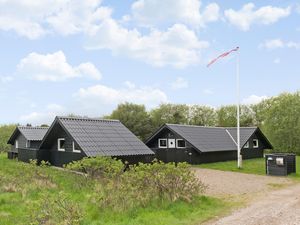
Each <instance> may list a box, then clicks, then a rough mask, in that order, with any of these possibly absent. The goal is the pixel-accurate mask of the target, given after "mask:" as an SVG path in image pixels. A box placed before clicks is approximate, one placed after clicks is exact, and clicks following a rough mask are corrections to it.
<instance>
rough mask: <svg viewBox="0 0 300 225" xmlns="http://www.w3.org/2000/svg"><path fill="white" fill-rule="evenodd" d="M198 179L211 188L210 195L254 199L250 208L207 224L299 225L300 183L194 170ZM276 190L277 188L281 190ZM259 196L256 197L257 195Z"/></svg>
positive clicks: (247, 207) (284, 179) (249, 203)
mask: <svg viewBox="0 0 300 225" xmlns="http://www.w3.org/2000/svg"><path fill="white" fill-rule="evenodd" d="M195 172H196V174H197V176H198V177H199V179H201V180H202V181H203V182H204V183H205V184H207V185H208V186H209V188H208V190H207V193H206V194H207V195H212V196H222V197H224V196H225V197H226V196H227V197H228V198H229V199H230V198H231V197H232V198H234V197H235V196H241V195H242V196H243V195H247V196H255V197H253V199H252V201H249V202H248V206H246V207H244V208H241V209H238V210H235V211H233V212H232V213H231V215H228V216H225V217H223V218H219V219H215V220H212V221H208V222H207V223H205V224H207V225H269V224H272V225H298V224H300V184H299V183H295V182H294V181H292V180H291V179H289V178H284V177H270V176H259V175H252V174H242V173H236V172H224V171H218V170H210V169H198V168H195ZM281 185H287V186H283V188H281V189H277V190H275V189H274V187H278V186H280V187H282V186H281ZM255 193H257V195H254V194H255Z"/></svg>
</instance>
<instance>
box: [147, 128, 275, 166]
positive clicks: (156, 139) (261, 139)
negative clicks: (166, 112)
mask: <svg viewBox="0 0 300 225" xmlns="http://www.w3.org/2000/svg"><path fill="white" fill-rule="evenodd" d="M236 139H237V130H236V128H226V127H201V126H190V125H179V124H165V125H163V126H162V127H160V128H159V129H158V130H157V131H156V132H155V133H154V134H153V135H152V136H151V137H150V138H149V139H148V140H147V141H146V142H145V143H146V145H147V146H148V147H149V148H151V149H152V150H153V151H154V152H155V153H156V158H158V159H159V160H162V161H164V162H188V163H190V164H200V163H208V162H219V161H228V160H236V159H237V150H236V148H237V147H236V146H237V144H236ZM240 139H241V154H242V156H243V159H251V158H260V157H263V154H264V149H272V148H273V147H272V145H271V143H270V142H269V141H268V139H267V138H266V137H265V135H264V134H263V133H262V131H261V130H260V129H259V128H257V127H242V128H241V129H240Z"/></svg>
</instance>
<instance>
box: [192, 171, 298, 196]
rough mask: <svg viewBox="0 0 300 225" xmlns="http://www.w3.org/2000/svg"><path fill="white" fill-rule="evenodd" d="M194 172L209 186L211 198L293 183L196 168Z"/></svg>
mask: <svg viewBox="0 0 300 225" xmlns="http://www.w3.org/2000/svg"><path fill="white" fill-rule="evenodd" d="M194 170H195V172H196V175H197V177H198V178H199V179H200V180H201V181H202V182H204V183H205V184H206V185H207V186H208V189H207V191H206V193H205V194H206V195H211V196H221V197H226V196H232V195H247V194H253V193H261V192H266V191H269V190H270V189H272V188H274V187H277V186H282V185H287V184H292V183H293V181H292V180H291V179H288V178H285V177H271V176H261V175H254V174H244V173H237V172H228V171H219V170H211V169H200V168H194Z"/></svg>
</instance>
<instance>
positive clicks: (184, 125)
mask: <svg viewBox="0 0 300 225" xmlns="http://www.w3.org/2000/svg"><path fill="white" fill-rule="evenodd" d="M166 125H167V126H169V125H171V126H182V127H201V128H218V129H220V128H223V127H210V126H198V125H189V124H175V123H166Z"/></svg>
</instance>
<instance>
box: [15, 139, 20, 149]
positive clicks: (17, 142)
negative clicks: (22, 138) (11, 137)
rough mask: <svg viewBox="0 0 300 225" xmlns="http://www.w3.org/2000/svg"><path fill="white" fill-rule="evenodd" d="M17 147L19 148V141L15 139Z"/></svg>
mask: <svg viewBox="0 0 300 225" xmlns="http://www.w3.org/2000/svg"><path fill="white" fill-rule="evenodd" d="M15 148H19V141H18V140H16V141H15Z"/></svg>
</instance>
